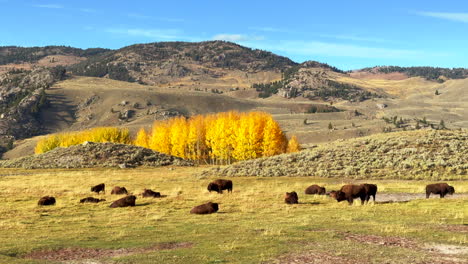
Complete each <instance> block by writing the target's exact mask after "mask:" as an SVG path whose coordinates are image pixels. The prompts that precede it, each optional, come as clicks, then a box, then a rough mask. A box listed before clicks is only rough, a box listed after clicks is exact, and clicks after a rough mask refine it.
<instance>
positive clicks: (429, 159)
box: [206, 130, 468, 180]
mask: <svg viewBox="0 0 468 264" xmlns="http://www.w3.org/2000/svg"><path fill="white" fill-rule="evenodd" d="M467 155H468V133H467V131H444V130H441V131H428V130H419V131H409V132H395V133H387V134H379V135H372V136H369V137H365V138H359V139H351V140H341V141H337V142H333V143H330V144H324V145H322V146H320V147H318V148H316V149H311V150H305V151H302V152H298V153H291V154H283V155H278V156H274V157H270V158H262V159H256V160H249V161H245V162H238V163H235V164H233V165H230V166H225V167H221V168H216V169H213V170H211V171H207V172H206V174H208V175H210V174H215V175H216V174H218V175H227V176H265V177H271V176H316V177H352V178H358V179H359V178H361V179H365V178H376V177H378V178H387V179H432V180H448V179H460V180H462V179H464V180H467V179H468V177H467V173H468V171H467V169H468V167H467V165H466V157H467Z"/></svg>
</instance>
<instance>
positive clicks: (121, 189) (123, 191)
mask: <svg viewBox="0 0 468 264" xmlns="http://www.w3.org/2000/svg"><path fill="white" fill-rule="evenodd" d="M111 194H128V192H127V189H125V187H119V186H115V187H114V189H112V192H111Z"/></svg>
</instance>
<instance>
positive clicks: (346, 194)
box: [37, 179, 455, 214]
mask: <svg viewBox="0 0 468 264" xmlns="http://www.w3.org/2000/svg"><path fill="white" fill-rule="evenodd" d="M207 189H208V191H209V192H212V191H215V192H217V193H223V190H227V191H228V192H230V193H231V192H232V189H233V185H232V181H231V180H224V179H217V180H215V181H213V182H210V183H209V184H208V187H207ZM91 192H95V193H97V194H99V193H100V192H103V193H105V184H104V183H101V184H98V185H96V186H93V187H91ZM304 193H305V194H317V195H329V196H330V197H332V198H334V199H336V200H337V201H338V202H341V201H348V203H349V204H353V201H354V199H356V198H359V199H360V200H361V204H364V203H365V202H369V200H370V198H371V197H372V199H373V201H374V202H375V195H376V193H377V185H375V184H368V183H364V184H360V185H354V184H347V185H344V186H343V187H341V189H340V190H338V191H330V192H328V193H327V192H326V189H325V187H321V186H318V185H316V184H314V185H311V186H309V187H307V188H306V189H305V191H304ZM431 193H432V194H439V195H440V198H444V196H445V195H447V194H450V195H452V194H454V193H455V189H454V188H453V186H450V185H448V184H447V183H435V184H429V185H427V186H426V198H429V196H430V194H431ZM111 194H116V195H119V194H125V195H126V196H125V197H123V198H120V199H118V200H116V201H114V202H112V203H111V205H110V206H109V207H111V208H116V207H128V206H135V201H136V198H137V197H136V196H135V195H128V191H127V189H125V187H119V186H116V187H114V188H113V189H112V191H111ZM141 196H142V197H153V198H160V197H163V196H162V195H161V193H159V192H155V191H153V190H150V189H144V191H143V193H142V194H141ZM104 201H106V200H105V199H98V198H94V197H86V198H83V199H81V200H80V203H99V202H104ZM55 202H56V201H55V198H54V197H51V196H44V197H42V198H41V199H40V200H39V202H38V203H37V204H38V205H54V204H55ZM284 202H285V203H287V204H298V203H299V197H298V195H297V193H296V192H295V191H293V192H287V193H286V195H285V197H284ZM218 210H219V205H218V203H212V202H208V203H206V204H202V205H198V206H195V207H193V208H192V210H190V213H191V214H212V213H215V212H217V211H218Z"/></svg>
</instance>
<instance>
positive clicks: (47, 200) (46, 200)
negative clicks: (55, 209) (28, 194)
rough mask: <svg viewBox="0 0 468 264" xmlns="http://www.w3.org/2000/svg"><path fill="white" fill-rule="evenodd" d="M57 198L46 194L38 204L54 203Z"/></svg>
mask: <svg viewBox="0 0 468 264" xmlns="http://www.w3.org/2000/svg"><path fill="white" fill-rule="evenodd" d="M54 204H55V198H54V197H52V196H44V197H42V198H41V199H39V201H38V202H37V205H54Z"/></svg>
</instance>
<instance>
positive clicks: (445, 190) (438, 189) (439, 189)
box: [426, 182, 455, 198]
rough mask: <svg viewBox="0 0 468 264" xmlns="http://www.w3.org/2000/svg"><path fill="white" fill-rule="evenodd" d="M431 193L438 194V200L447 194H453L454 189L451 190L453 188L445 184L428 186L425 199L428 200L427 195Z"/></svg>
mask: <svg viewBox="0 0 468 264" xmlns="http://www.w3.org/2000/svg"><path fill="white" fill-rule="evenodd" d="M431 193H433V194H439V195H440V198H444V196H445V195H447V194H450V195H452V194H454V193H455V188H453V186H450V185H448V184H447V183H445V182H443V183H434V184H428V185H427V186H426V198H429V195H431Z"/></svg>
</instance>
